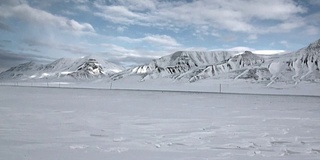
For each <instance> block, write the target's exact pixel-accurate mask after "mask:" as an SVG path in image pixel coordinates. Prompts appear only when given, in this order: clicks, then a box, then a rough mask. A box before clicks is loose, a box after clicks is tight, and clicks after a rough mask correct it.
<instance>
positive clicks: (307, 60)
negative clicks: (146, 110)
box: [112, 40, 320, 84]
mask: <svg viewBox="0 0 320 160" xmlns="http://www.w3.org/2000/svg"><path fill="white" fill-rule="evenodd" d="M319 64H320V40H317V41H315V42H313V43H311V44H310V45H309V46H307V47H305V48H302V49H300V50H298V51H296V52H291V53H286V54H277V55H271V56H265V55H258V54H254V53H252V52H250V51H245V52H230V51H212V52H199V51H178V52H175V53H173V54H171V55H168V56H164V57H161V58H159V59H155V60H153V61H151V62H150V63H148V64H145V65H141V66H137V67H133V68H130V69H127V70H124V71H122V72H120V73H116V74H114V75H113V76H112V79H113V80H117V79H121V78H125V77H127V76H131V75H139V76H141V81H144V80H146V79H154V78H159V77H167V78H172V79H174V80H181V79H186V80H188V81H189V82H195V81H198V80H201V79H206V78H210V77H212V78H229V79H230V78H231V79H239V78H240V79H253V80H257V81H271V83H270V84H272V83H273V82H274V81H275V80H276V79H280V80H281V79H282V80H284V81H295V82H296V83H298V82H299V81H301V80H307V81H320V76H319Z"/></svg>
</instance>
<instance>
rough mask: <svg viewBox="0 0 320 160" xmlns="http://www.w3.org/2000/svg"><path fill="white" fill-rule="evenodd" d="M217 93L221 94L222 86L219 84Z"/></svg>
mask: <svg viewBox="0 0 320 160" xmlns="http://www.w3.org/2000/svg"><path fill="white" fill-rule="evenodd" d="M219 93H222V85H221V83H220V84H219Z"/></svg>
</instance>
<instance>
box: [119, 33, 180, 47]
mask: <svg viewBox="0 0 320 160" xmlns="http://www.w3.org/2000/svg"><path fill="white" fill-rule="evenodd" d="M117 39H119V40H123V41H126V42H129V43H141V42H147V43H149V44H151V45H156V46H162V47H178V46H182V45H181V44H180V43H178V42H177V41H176V40H175V39H174V38H172V37H171V36H168V35H147V36H145V37H143V38H129V37H117Z"/></svg>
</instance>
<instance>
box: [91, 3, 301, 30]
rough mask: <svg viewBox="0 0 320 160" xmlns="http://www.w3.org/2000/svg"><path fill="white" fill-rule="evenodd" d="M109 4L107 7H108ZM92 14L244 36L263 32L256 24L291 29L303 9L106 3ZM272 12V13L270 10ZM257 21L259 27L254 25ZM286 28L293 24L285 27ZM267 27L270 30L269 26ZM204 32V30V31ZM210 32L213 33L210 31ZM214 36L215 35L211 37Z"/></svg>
mask: <svg viewBox="0 0 320 160" xmlns="http://www.w3.org/2000/svg"><path fill="white" fill-rule="evenodd" d="M110 3H111V4H110ZM94 6H95V7H96V8H97V9H98V11H97V12H95V13H94V14H95V15H96V16H99V17H103V18H104V19H105V20H107V21H110V22H113V23H118V24H125V25H143V26H154V27H159V28H167V29H172V28H175V27H179V28H185V27H193V28H194V29H196V30H198V32H201V33H204V34H208V33H210V32H208V31H206V29H205V30H204V31H203V30H202V31H201V30H199V28H201V27H202V26H206V27H207V28H209V29H210V30H227V31H232V32H244V33H256V34H257V33H264V32H265V30H269V29H268V27H262V26H260V25H259V24H261V23H264V24H268V23H267V22H269V21H272V22H277V24H276V25H278V23H280V25H279V26H278V27H282V28H283V31H284V30H286V29H287V30H291V29H294V28H297V27H301V26H305V24H299V23H293V22H290V19H292V18H294V19H296V20H299V19H298V18H297V17H300V14H303V13H306V12H307V9H306V8H305V7H303V6H300V5H298V4H297V3H295V1H293V0H268V1H254V0H231V1H225V0H215V1H212V0H201V1H188V2H186V1H155V0H147V1H138V0H134V1H129V0H120V1H111V2H110V1H109V4H106V3H97V2H96V3H95V5H94ZM270 9H272V11H270ZM257 22H259V24H257ZM289 25H294V26H293V27H291V28H290V27H289ZM269 27H272V25H271V26H269ZM207 30H208V29H207ZM213 33H214V32H213ZM213 35H215V34H213Z"/></svg>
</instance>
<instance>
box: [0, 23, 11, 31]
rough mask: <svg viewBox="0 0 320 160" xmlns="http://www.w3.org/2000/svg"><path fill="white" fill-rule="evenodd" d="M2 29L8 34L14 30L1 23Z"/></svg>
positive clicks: (0, 27)
mask: <svg viewBox="0 0 320 160" xmlns="http://www.w3.org/2000/svg"><path fill="white" fill-rule="evenodd" d="M0 29H1V30H4V31H8V32H13V29H12V28H11V27H10V26H9V25H7V24H5V23H2V22H0Z"/></svg>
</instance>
